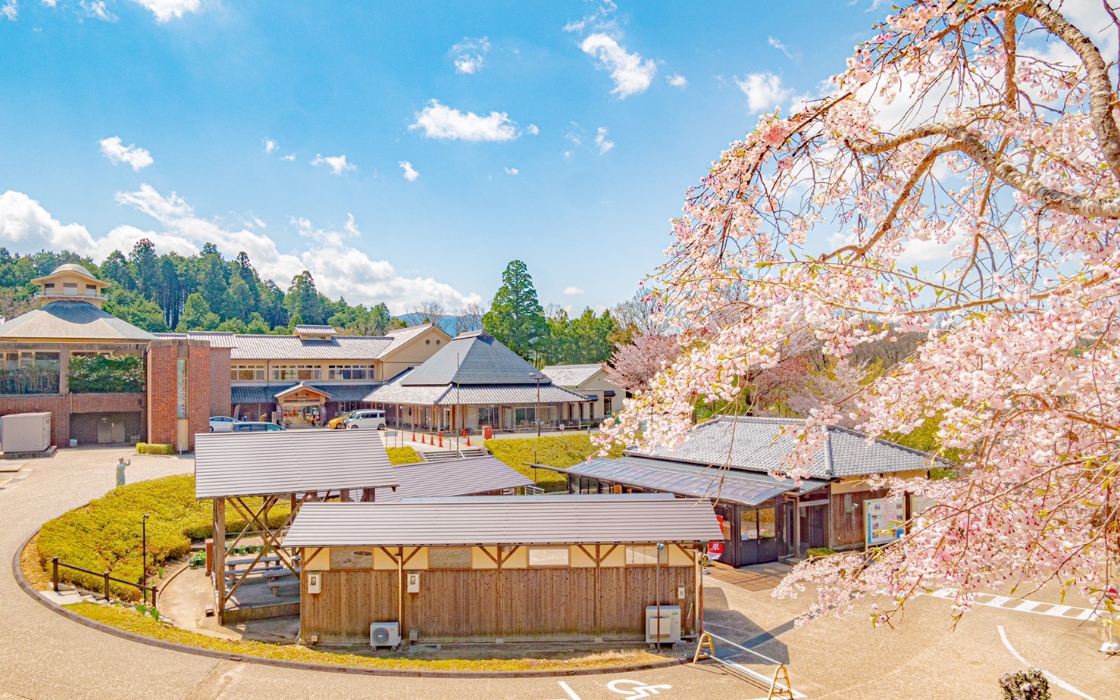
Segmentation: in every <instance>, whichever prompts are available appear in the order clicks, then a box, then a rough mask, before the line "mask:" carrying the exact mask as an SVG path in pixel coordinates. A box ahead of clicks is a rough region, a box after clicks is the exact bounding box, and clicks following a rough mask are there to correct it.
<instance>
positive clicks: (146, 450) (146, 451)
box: [136, 442, 175, 455]
mask: <svg viewBox="0 0 1120 700" xmlns="http://www.w3.org/2000/svg"><path fill="white" fill-rule="evenodd" d="M136 454H138V455H173V454H175V446H174V445H161V444H159V443H150V442H138V443H136Z"/></svg>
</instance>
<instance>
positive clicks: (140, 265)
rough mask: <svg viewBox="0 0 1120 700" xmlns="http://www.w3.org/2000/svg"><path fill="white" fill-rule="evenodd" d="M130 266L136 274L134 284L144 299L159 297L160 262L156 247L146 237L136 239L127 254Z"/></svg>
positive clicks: (151, 299) (153, 299)
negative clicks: (130, 251)
mask: <svg viewBox="0 0 1120 700" xmlns="http://www.w3.org/2000/svg"><path fill="white" fill-rule="evenodd" d="M128 262H129V263H130V267H131V268H132V270H133V271H134V274H135V275H136V286H137V288H138V289H139V290H140V293H141V294H142V295H144V298H145V299H148V300H150V301H155V300H157V299H159V297H160V291H161V289H160V288H161V287H162V284H161V282H160V275H159V273H160V264H159V258H158V257H157V256H156V247H155V244H153V243H152V242H151V241H150V240H148V239H147V238H141V239H140V240H138V241H136V245H134V246H133V247H132V253H130V254H129V256H128Z"/></svg>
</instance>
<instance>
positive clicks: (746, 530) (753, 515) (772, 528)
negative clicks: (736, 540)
mask: <svg viewBox="0 0 1120 700" xmlns="http://www.w3.org/2000/svg"><path fill="white" fill-rule="evenodd" d="M775 516H776V513H775V510H774V509H773V508H759V509H758V510H744V511H742V515H741V516H740V518H741V520H740V527H739V533H740V539H742V540H766V539H770V538H771V537H775V536H777V534H778V531H777V524H776V522H775Z"/></svg>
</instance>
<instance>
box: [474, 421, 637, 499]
mask: <svg viewBox="0 0 1120 700" xmlns="http://www.w3.org/2000/svg"><path fill="white" fill-rule="evenodd" d="M483 444H484V445H485V446H486V449H487V450H489V451H490V454H492V455H494V457H496V458H497V459H498V460H500V461H501V462H503V463H505V464H506V465H508V466H509V467H510V468H512V469H514V470H516V471H518V472H520V473H521V474H524V475H525V476H527V477H528V478H530V479H532V480H533V481H535V482H537V485H538V486H540V487H541V488H543V489H544V490H545V491H563V490H565V489H566V488H567V478H566V477H565V476H564V475H563V474H560V473H557V472H554V471H550V470H548V469H532V468H530V467H526V466H525V465H526V464H529V463H536V464H547V465H548V466H550V467H563V468H565V469H566V468H568V467H571V466H574V465H576V464H579V463H580V462H585V461H587V459H588V458H589V457H592V456H594V455H595V454H597V453H598V452H599V446H598V445H593V444H592V443H591V437H590V436H589V435H587V434H586V433H580V434H577V435H550V436H546V437H539V438H538V437H531V438H508V439H502V438H499V439H496V440H487V441H486V442H485V443H483ZM621 456H622V448H621V447H620V446H618V445H615V446H613V447H611V451H610V453H609V454H608V455H607V457H608V458H609V459H617V458H619V457H621Z"/></svg>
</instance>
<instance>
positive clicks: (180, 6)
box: [132, 0, 202, 24]
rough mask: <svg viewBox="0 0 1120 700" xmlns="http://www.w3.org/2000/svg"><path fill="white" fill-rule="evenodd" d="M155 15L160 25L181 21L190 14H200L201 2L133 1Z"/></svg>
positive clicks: (199, 0)
mask: <svg viewBox="0 0 1120 700" xmlns="http://www.w3.org/2000/svg"><path fill="white" fill-rule="evenodd" d="M132 1H133V2H135V3H137V4H139V5H142V6H143V7H145V8H147V9H148V10H150V11H151V13H152V14H153V15H155V18H156V21H157V22H159V23H160V24H163V23H164V22H170V21H171V20H173V19H179V18H181V17H182V16H183V15H185V14H187V13H188V12H198V10H199V8H200V7H201V6H202V1H201V0H132Z"/></svg>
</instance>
